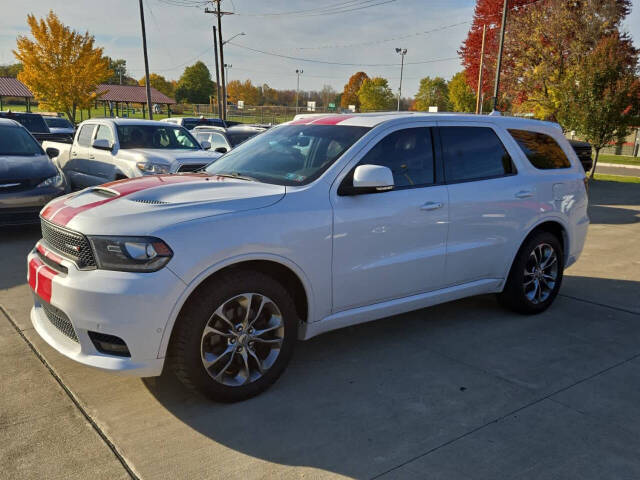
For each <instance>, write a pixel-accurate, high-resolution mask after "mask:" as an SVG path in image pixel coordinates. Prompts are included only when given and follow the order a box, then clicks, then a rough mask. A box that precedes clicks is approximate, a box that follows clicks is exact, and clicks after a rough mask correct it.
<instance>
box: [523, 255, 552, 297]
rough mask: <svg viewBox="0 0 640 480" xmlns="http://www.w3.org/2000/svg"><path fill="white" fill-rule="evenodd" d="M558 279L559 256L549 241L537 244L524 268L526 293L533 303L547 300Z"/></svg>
mask: <svg viewBox="0 0 640 480" xmlns="http://www.w3.org/2000/svg"><path fill="white" fill-rule="evenodd" d="M557 280H558V256H557V255H556V251H555V250H554V249H553V247H552V246H551V245H549V244H548V243H541V244H539V245H537V246H536V247H535V248H534V249H533V250H532V251H531V254H530V255H529V258H528V259H527V263H526V266H525V269H524V282H523V287H524V293H525V296H526V297H527V299H528V300H529V301H530V302H531V303H533V304H536V305H537V304H540V303H543V302H545V301H546V300H547V299H548V298H549V296H550V295H551V292H553V289H554V288H555V286H556V282H557Z"/></svg>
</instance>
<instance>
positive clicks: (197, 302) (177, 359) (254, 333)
mask: <svg viewBox="0 0 640 480" xmlns="http://www.w3.org/2000/svg"><path fill="white" fill-rule="evenodd" d="M297 322H298V320H297V315H296V310H295V306H294V304H293V301H292V300H291V297H290V295H289V294H288V292H287V291H286V289H285V288H284V287H283V286H282V285H281V284H280V283H279V282H277V281H276V280H275V279H273V278H271V277H269V276H267V275H264V274H262V273H259V272H248V271H239V272H232V273H229V274H225V275H222V276H221V277H219V278H216V279H214V280H213V281H211V282H209V283H208V284H207V285H205V286H204V287H203V288H200V289H198V290H197V291H196V293H195V295H194V297H193V298H192V299H191V300H190V302H189V304H188V305H187V306H186V307H185V309H184V311H183V312H182V313H181V315H180V318H179V320H178V324H177V325H176V331H175V333H174V338H173V341H172V351H171V357H172V358H171V363H172V365H173V367H174V371H175V373H176V375H177V377H178V378H179V379H180V380H181V381H182V382H183V383H184V384H185V385H186V386H188V387H191V388H194V389H196V390H198V391H200V392H201V393H203V394H204V395H206V396H208V397H209V398H211V399H213V400H216V401H221V402H234V401H240V400H244V399H247V398H250V397H252V396H254V395H257V394H258V393H260V392H262V391H263V390H265V389H267V388H268V387H269V386H270V385H271V384H272V383H273V382H275V381H276V380H277V379H278V377H279V376H280V375H281V374H282V372H283V371H284V369H285V368H286V366H287V364H288V362H289V359H290V358H291V355H292V354H293V347H294V344H295V341H296V336H297Z"/></svg>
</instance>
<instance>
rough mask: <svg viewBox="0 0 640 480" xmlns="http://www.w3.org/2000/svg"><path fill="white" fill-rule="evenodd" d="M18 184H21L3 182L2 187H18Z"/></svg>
mask: <svg viewBox="0 0 640 480" xmlns="http://www.w3.org/2000/svg"><path fill="white" fill-rule="evenodd" d="M18 185H20V184H19V183H3V184H1V185H0V188H11V187H17V186H18Z"/></svg>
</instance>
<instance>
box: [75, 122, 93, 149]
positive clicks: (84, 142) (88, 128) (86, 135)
mask: <svg viewBox="0 0 640 480" xmlns="http://www.w3.org/2000/svg"><path fill="white" fill-rule="evenodd" d="M94 128H95V125H94V124H93V123H88V124H85V125H83V126H82V127H81V128H80V132H78V145H80V146H82V147H88V146H89V145H91V137H92V136H93V129H94Z"/></svg>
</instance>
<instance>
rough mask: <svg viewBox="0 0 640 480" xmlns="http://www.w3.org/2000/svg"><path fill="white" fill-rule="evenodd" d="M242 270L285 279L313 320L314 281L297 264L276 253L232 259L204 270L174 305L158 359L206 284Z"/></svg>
mask: <svg viewBox="0 0 640 480" xmlns="http://www.w3.org/2000/svg"><path fill="white" fill-rule="evenodd" d="M242 269H247V270H254V271H260V272H262V273H265V274H267V275H269V276H271V277H274V278H276V279H278V280H280V281H282V282H283V285H284V286H285V288H287V289H288V290H290V291H292V292H293V296H294V298H293V300H294V303H295V306H296V311H297V313H298V315H299V316H300V317H299V318H300V320H301V322H303V323H306V322H308V321H309V320H310V319H313V316H312V312H313V292H312V290H311V284H310V282H309V281H308V279H307V277H306V275H305V274H304V272H303V271H302V269H301V268H300V267H299V266H298V265H297V264H295V263H294V262H292V261H290V260H288V259H286V258H284V257H280V256H276V255H253V256H243V257H237V258H233V259H229V260H227V261H225V262H222V263H219V264H217V265H214V266H213V267H210V268H209V269H207V270H205V271H203V272H202V273H200V274H199V275H198V276H197V277H196V278H195V279H194V280H193V281H192V282H191V283H189V284H188V285H187V288H186V289H185V291H184V292H183V294H182V295H181V296H180V298H179V299H178V301H177V302H176V304H175V306H174V307H173V310H172V312H171V315H170V317H169V320H168V321H167V324H166V325H165V329H164V333H163V335H162V341H161V343H160V348H159V351H158V358H163V357H165V356H166V352H167V349H168V347H169V344H170V343H171V337H172V334H173V330H174V327H175V324H176V321H177V320H178V317H179V315H180V312H181V311H182V309H183V308H184V306H185V305H186V304H187V303H188V302H189V300H190V299H191V298H192V297H193V295H194V294H197V292H198V291H199V289H204V288H206V287H207V283H208V282H209V281H211V280H213V279H214V278H215V277H217V276H219V275H221V274H223V273H226V272H229V271H233V270H242Z"/></svg>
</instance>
